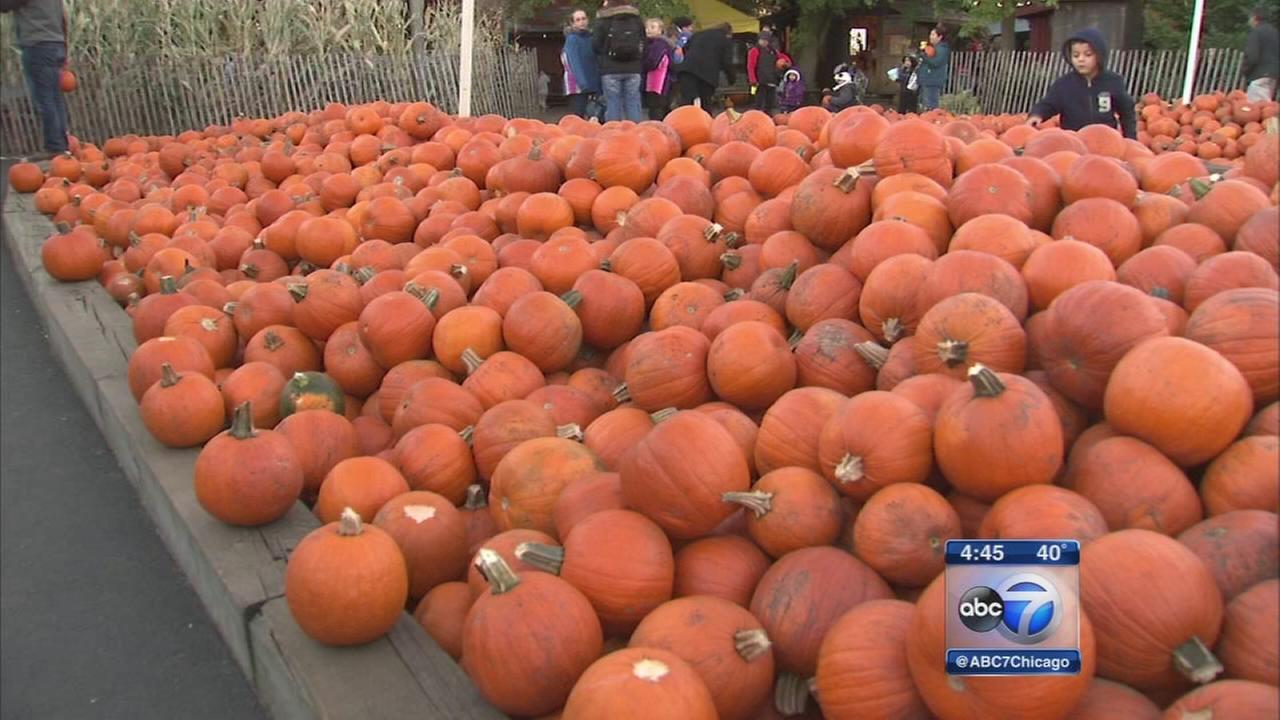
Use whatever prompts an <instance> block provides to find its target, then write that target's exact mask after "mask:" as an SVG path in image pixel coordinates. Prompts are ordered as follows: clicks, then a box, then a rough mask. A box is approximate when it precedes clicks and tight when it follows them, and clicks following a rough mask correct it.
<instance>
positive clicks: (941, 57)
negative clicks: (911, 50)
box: [916, 24, 951, 110]
mask: <svg viewBox="0 0 1280 720" xmlns="http://www.w3.org/2000/svg"><path fill="white" fill-rule="evenodd" d="M930 51H932V52H930ZM918 60H919V69H918V70H916V74H917V75H918V76H919V77H920V104H921V105H923V106H924V109H925V110H934V109H936V108H937V107H938V105H939V104H940V103H941V102H942V89H943V88H944V87H946V86H947V74H948V73H949V72H950V67H951V46H950V45H948V44H947V29H946V28H945V27H943V26H942V25H941V24H939V25H936V26H934V28H933V29H932V30H930V31H929V42H928V44H927V45H926V46H925V47H924V48H923V51H922V52H921V54H920V55H919V56H918Z"/></svg>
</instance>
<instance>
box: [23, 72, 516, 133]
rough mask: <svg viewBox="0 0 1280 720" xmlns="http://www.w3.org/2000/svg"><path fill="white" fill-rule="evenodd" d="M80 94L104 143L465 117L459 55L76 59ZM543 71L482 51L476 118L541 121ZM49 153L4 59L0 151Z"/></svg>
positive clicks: (79, 109)
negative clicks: (404, 113)
mask: <svg viewBox="0 0 1280 720" xmlns="http://www.w3.org/2000/svg"><path fill="white" fill-rule="evenodd" d="M71 67H72V69H73V70H74V71H75V73H76V75H77V77H78V79H79V88H78V89H77V90H76V91H75V92H73V93H70V94H68V95H66V100H67V110H68V114H69V115H70V125H71V132H72V134H73V135H75V136H76V137H79V138H81V139H84V140H88V141H91V142H95V143H101V142H103V141H105V140H106V139H107V138H110V137H114V136H118V135H124V134H128V133H136V134H139V135H176V134H178V133H180V132H182V131H184V130H189V129H196V130H200V129H204V128H205V127H208V126H210V125H226V124H229V123H230V122H231V121H232V120H233V119H235V118H238V117H266V118H271V117H277V116H279V115H282V114H284V113H286V112H289V111H292V110H301V111H308V110H312V109H316V108H321V107H324V106H325V104H327V103H330V102H340V103H346V104H356V103H364V102H371V101H373V100H379V99H381V100H387V101H390V102H400V101H413V100H427V101H429V102H431V103H433V104H435V105H436V106H437V107H439V108H440V109H441V110H442V111H444V112H447V113H456V112H457V105H458V55H457V53H456V52H450V51H430V52H427V53H426V54H425V55H424V56H422V57H420V58H419V57H414V56H412V55H404V56H392V55H352V54H328V55H290V56H263V57H249V56H222V57H194V58H169V57H165V58H157V57H147V56H133V57H128V58H112V59H104V60H87V59H76V58H73V59H72V61H71ZM537 76H538V66H537V58H536V57H535V54H534V51H533V50H532V49H526V48H514V47H498V48H483V49H481V48H477V49H476V53H475V61H474V74H473V80H472V103H471V107H472V112H473V114H477V115H479V114H486V113H496V114H499V115H503V116H505V117H520V116H536V115H537V114H538V113H539V110H538V92H537ZM42 146H43V140H42V136H41V131H40V121H39V117H38V116H37V115H36V112H35V109H34V107H33V105H32V103H31V99H30V97H29V95H28V92H27V86H26V82H25V80H24V79H23V74H22V67H21V64H20V63H19V62H18V61H17V55H16V54H10V53H7V52H5V53H0V148H3V154H4V155H6V156H20V155H24V154H29V153H34V152H37V151H38V150H39V149H40V148H41V147H42Z"/></svg>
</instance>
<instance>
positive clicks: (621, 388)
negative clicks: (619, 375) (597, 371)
mask: <svg viewBox="0 0 1280 720" xmlns="http://www.w3.org/2000/svg"><path fill="white" fill-rule="evenodd" d="M610 394H611V395H613V399H614V400H617V401H618V402H619V403H625V402H631V390H630V389H629V388H628V387H627V384H626V383H618V387H616V388H614V389H613V392H612V393H610Z"/></svg>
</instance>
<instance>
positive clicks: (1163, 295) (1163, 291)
mask: <svg viewBox="0 0 1280 720" xmlns="http://www.w3.org/2000/svg"><path fill="white" fill-rule="evenodd" d="M1148 294H1149V295H1151V297H1158V298H1160V299H1161V300H1168V299H1169V289H1168V288H1162V287H1153V288H1151V290H1150V292H1149V293H1148Z"/></svg>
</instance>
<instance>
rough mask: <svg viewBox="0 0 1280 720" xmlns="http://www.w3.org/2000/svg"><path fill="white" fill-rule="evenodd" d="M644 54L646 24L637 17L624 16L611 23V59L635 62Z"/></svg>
mask: <svg viewBox="0 0 1280 720" xmlns="http://www.w3.org/2000/svg"><path fill="white" fill-rule="evenodd" d="M643 54H644V25H642V24H641V23H640V19H639V18H637V17H622V18H618V19H616V20H614V21H612V22H611V23H610V24H609V52H608V55H609V59H610V60H613V61H615V62H634V61H636V60H639V59H640V57H641V56H642V55H643Z"/></svg>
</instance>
